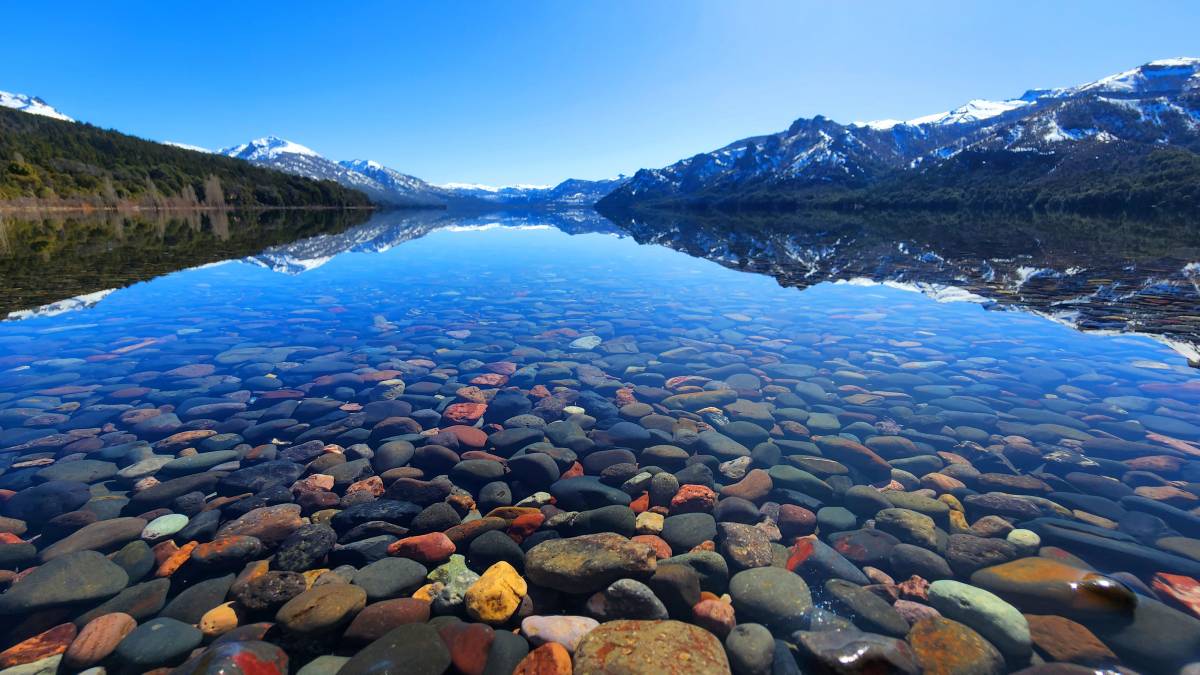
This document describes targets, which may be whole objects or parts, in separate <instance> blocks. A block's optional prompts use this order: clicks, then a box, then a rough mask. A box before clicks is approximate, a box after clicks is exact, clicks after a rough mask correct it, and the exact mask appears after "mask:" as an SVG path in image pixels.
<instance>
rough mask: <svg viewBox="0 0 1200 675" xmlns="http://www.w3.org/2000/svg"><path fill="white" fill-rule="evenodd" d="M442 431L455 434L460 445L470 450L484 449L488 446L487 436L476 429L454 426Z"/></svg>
mask: <svg viewBox="0 0 1200 675" xmlns="http://www.w3.org/2000/svg"><path fill="white" fill-rule="evenodd" d="M442 431H446V432H449V433H451V434H453V435H454V437H455V438H457V439H458V442H459V444H460V445H463V446H465V447H468V448H482V447H484V446H485V445H487V434H486V433H484V432H483V431H481V430H479V429H476V428H475V427H470V426H463V425H454V426H449V427H445V428H444V429H442Z"/></svg>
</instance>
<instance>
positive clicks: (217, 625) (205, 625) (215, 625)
mask: <svg viewBox="0 0 1200 675" xmlns="http://www.w3.org/2000/svg"><path fill="white" fill-rule="evenodd" d="M237 625H238V615H237V612H235V611H234V610H233V603H232V602H227V603H225V604H223V605H217V606H216V607H213V608H212V609H210V610H208V611H207V612H205V613H204V616H202V617H200V624H199V628H200V632H201V633H204V637H208V638H213V637H217V636H218V635H224V634H225V633H228V632H229V631H231V630H233V629H234V628H237Z"/></svg>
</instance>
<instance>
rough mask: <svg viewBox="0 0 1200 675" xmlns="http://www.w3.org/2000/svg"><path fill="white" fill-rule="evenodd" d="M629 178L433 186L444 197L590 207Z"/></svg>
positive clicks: (521, 204) (494, 202)
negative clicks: (556, 183)
mask: <svg viewBox="0 0 1200 675" xmlns="http://www.w3.org/2000/svg"><path fill="white" fill-rule="evenodd" d="M627 180H629V178H628V177H627V176H618V177H616V178H611V179H607V180H583V179H579V178H568V179H567V180H564V181H563V182H561V183H559V184H558V185H504V186H499V187H497V186H491V185H478V184H475V183H443V184H441V185H438V186H437V187H438V188H440V189H441V190H443V191H444V192H445V194H446V196H447V198H449V199H451V200H454V199H459V200H468V201H478V202H486V203H488V204H507V205H519V206H591V205H592V204H595V203H596V202H597V201H599V200H600V199H601V198H603V197H604V196H605V195H607V194H608V193H610V192H612V191H613V190H615V189H617V188H618V187H620V186H622V185H624V184H625V181H627Z"/></svg>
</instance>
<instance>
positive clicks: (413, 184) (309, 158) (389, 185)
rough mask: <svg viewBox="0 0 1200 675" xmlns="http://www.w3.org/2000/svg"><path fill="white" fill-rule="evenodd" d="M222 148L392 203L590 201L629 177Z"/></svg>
mask: <svg viewBox="0 0 1200 675" xmlns="http://www.w3.org/2000/svg"><path fill="white" fill-rule="evenodd" d="M173 145H178V144H173ZM181 147H182V146H181ZM189 149H199V148H195V147H194V146H193V147H190V148H189ZM217 153H218V154H221V155H226V156H229V157H236V158H238V159H244V160H246V161H248V162H253V163H255V164H259V165H261V166H267V167H270V168H273V169H277V170H280V171H286V172H288V173H293V174H296V175H300V176H305V177H307V178H316V179H322V180H332V181H336V182H338V183H341V184H342V185H345V186H347V187H352V188H355V189H357V190H362V191H363V192H365V193H366V194H367V196H369V197H370V198H371V200H372V201H374V202H376V203H380V204H385V205H391V206H421V207H445V206H448V205H456V206H476V207H494V206H499V205H504V206H525V207H528V206H590V205H592V204H595V203H596V201H597V200H599V199H600V198H601V197H603V196H604V195H606V194H608V193H609V192H610V191H612V190H613V189H614V188H616V187H617V186H619V185H622V184H623V183H624V181H625V180H627V178H625V177H624V176H622V177H620V178H615V179H612V180H600V181H587V180H575V179H570V180H566V181H563V182H562V183H559V184H558V185H554V186H550V185H511V186H504V187H492V186H487V185H475V184H470V183H446V184H443V185H432V184H430V183H426V182H425V181H423V180H421V179H420V178H417V177H415V176H410V175H408V174H406V173H401V172H399V171H396V170H395V169H392V168H389V167H387V166H384V165H383V164H381V163H380V162H377V161H375V160H370V159H350V160H342V161H334V160H331V159H327V158H325V157H323V156H321V154H320V153H318V152H316V151H315V150H313V149H311V148H309V147H306V146H303V145H300V144H299V143H296V142H294V141H289V140H287V139H283V138H279V137H276V136H267V137H265V138H259V139H256V140H253V141H250V142H249V143H243V144H241V145H235V146H232V147H228V148H223V149H221V150H218V151H217Z"/></svg>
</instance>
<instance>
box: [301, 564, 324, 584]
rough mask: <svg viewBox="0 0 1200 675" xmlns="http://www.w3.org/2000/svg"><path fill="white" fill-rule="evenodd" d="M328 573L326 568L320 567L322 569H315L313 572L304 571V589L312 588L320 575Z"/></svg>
mask: <svg viewBox="0 0 1200 675" xmlns="http://www.w3.org/2000/svg"><path fill="white" fill-rule="evenodd" d="M328 571H329V568H328V567H322V568H319V569H315V570H306V571H305V572H304V573H303V574H304V587H305V588H312V587H313V584H314V583H316V581H317V578H318V577H320V576H321V575H322V574H325V573H326V572H328Z"/></svg>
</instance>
